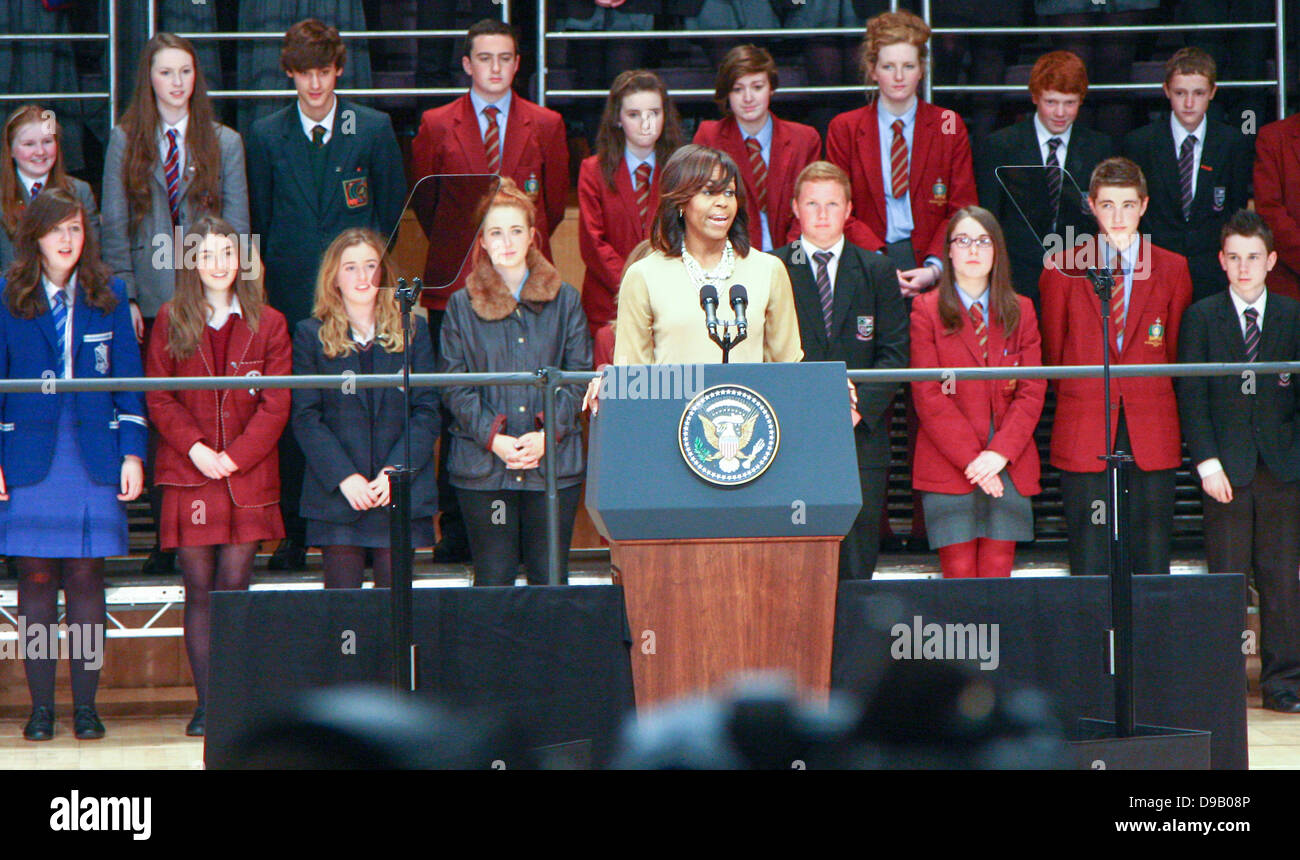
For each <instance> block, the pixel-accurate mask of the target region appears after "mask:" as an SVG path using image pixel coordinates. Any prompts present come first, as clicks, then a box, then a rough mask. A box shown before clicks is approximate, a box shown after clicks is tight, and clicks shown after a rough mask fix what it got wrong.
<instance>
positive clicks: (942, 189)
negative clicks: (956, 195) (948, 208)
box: [930, 179, 948, 206]
mask: <svg viewBox="0 0 1300 860" xmlns="http://www.w3.org/2000/svg"><path fill="white" fill-rule="evenodd" d="M930 196H931V199H930V202H931V203H933V204H935V205H936V206H944V205H946V204H947V203H948V186H947V185H945V184H944V182H943V180H942V179H936V180H935V181H934V186H933V187H932V188H931V189H930Z"/></svg>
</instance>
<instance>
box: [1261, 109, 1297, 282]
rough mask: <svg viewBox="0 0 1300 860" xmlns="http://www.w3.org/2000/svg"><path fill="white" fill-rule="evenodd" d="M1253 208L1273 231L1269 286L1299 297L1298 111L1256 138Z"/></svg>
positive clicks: (1264, 128) (1268, 127)
mask: <svg viewBox="0 0 1300 860" xmlns="http://www.w3.org/2000/svg"><path fill="white" fill-rule="evenodd" d="M1255 210H1256V211H1257V212H1259V214H1260V215H1261V216H1263V218H1264V221H1265V222H1267V223H1268V226H1269V229H1271V230H1272V231H1273V242H1274V247H1275V248H1276V249H1277V265H1276V266H1274V267H1273V270H1272V271H1271V272H1269V273H1268V288H1269V290H1270V291H1271V292H1274V293H1280V294H1281V295H1284V296H1290V297H1291V298H1293V299H1294V298H1300V114H1293V115H1291V116H1289V117H1287V118H1286V119H1281V120H1278V121H1277V122H1271V123H1269V124H1268V125H1266V126H1264V127H1263V128H1261V129H1260V130H1259V139H1258V140H1257V141H1255Z"/></svg>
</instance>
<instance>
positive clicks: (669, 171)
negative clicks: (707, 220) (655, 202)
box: [650, 143, 749, 257]
mask: <svg viewBox="0 0 1300 860" xmlns="http://www.w3.org/2000/svg"><path fill="white" fill-rule="evenodd" d="M719 172H720V173H721V175H720V176H718V178H717V179H714V178H713V174H715V173H719ZM732 182H734V183H735V184H736V220H734V221H732V222H731V229H730V230H728V231H727V238H728V239H730V240H731V245H732V247H733V248H735V250H736V254H737V255H738V256H740V257H744V256H745V255H746V254H748V253H749V215H748V214H747V213H746V212H745V183H743V182H741V181H740V168H738V167H737V166H736V162H735V161H732V159H731V156H730V155H727V154H726V153H725V152H723V151H721V150H718V149H713V148H711V147H708V146H701V145H700V144H698V143H688V144H687V145H686V146H683V147H682V148H681V149H679V150H677V151H676V152H674V153H673V156H672V158H670V159H668V163H667V164H665V165H664V167H663V173H661V174H660V175H659V214H658V215H657V216H655V222H654V224H653V225H652V226H651V228H650V244H651V245H654V248H655V250H656V251H661V252H663V253H664V254H666V255H667V256H669V257H680V256H681V255H682V242H683V240H685V238H686V224H685V219H684V218H683V217H682V214H681V210H682V208H683V207H685V206H686V204H687V203H688V202H689V201H690V199H691V198H692V197H694V196H695V195H696V194H698V193H699V192H701V191H704V190H708V191H710V192H713V193H717V192H719V191H722V190H724V189H725V188H726V187H727V185H729V184H730V183H732Z"/></svg>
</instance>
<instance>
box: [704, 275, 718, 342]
mask: <svg viewBox="0 0 1300 860" xmlns="http://www.w3.org/2000/svg"><path fill="white" fill-rule="evenodd" d="M700 307H702V308H704V325H705V327H707V328H708V330H709V337H711V338H714V339H715V340H716V339H717V337H718V288H717V287H715V286H713V284H705V285H704V286H702V287H700Z"/></svg>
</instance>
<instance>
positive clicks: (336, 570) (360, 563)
mask: <svg viewBox="0 0 1300 860" xmlns="http://www.w3.org/2000/svg"><path fill="white" fill-rule="evenodd" d="M370 552H371V553H372V554H373V556H374V568H375V587H376V588H388V587H390V586H391V585H392V584H393V551H392V550H391V549H372V550H370ZM320 555H321V562H322V563H323V564H324V565H325V587H326V588H360V587H361V583H362V582H363V581H364V580H365V578H366V548H365V547H363V546H340V545H334V546H323V547H321V548H320Z"/></svg>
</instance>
